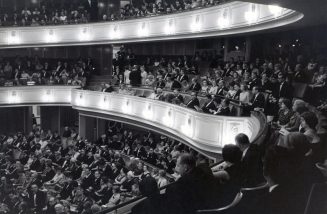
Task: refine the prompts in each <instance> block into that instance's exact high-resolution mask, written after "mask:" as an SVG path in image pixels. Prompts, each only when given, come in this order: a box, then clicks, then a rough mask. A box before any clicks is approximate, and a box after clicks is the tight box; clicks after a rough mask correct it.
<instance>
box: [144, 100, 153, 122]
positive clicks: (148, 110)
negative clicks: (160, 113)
mask: <svg viewBox="0 0 327 214" xmlns="http://www.w3.org/2000/svg"><path fill="white" fill-rule="evenodd" d="M143 117H144V118H145V119H148V120H152V118H153V110H152V107H151V104H150V103H148V104H147V107H146V109H145V110H144V111H143Z"/></svg>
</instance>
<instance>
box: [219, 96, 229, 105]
mask: <svg viewBox="0 0 327 214" xmlns="http://www.w3.org/2000/svg"><path fill="white" fill-rule="evenodd" d="M221 105H222V106H223V107H228V106H229V99H227V98H225V99H223V100H222V101H221Z"/></svg>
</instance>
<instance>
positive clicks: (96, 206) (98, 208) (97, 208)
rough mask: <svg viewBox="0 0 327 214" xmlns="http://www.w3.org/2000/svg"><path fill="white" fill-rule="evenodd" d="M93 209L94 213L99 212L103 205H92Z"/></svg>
mask: <svg viewBox="0 0 327 214" xmlns="http://www.w3.org/2000/svg"><path fill="white" fill-rule="evenodd" d="M91 211H92V213H98V212H100V211H101V207H100V206H99V205H97V204H93V205H92V206H91Z"/></svg>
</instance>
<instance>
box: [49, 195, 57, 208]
mask: <svg viewBox="0 0 327 214" xmlns="http://www.w3.org/2000/svg"><path fill="white" fill-rule="evenodd" d="M55 204H56V198H55V197H50V198H49V205H50V206H54V205H55Z"/></svg>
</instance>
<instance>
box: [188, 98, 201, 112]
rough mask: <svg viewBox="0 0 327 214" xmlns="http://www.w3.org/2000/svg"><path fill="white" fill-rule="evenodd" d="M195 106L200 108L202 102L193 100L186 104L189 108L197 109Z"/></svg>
mask: <svg viewBox="0 0 327 214" xmlns="http://www.w3.org/2000/svg"><path fill="white" fill-rule="evenodd" d="M195 106H200V102H199V99H198V98H192V99H191V100H190V101H188V103H187V104H186V107H187V108H192V109H195V110H196V108H195Z"/></svg>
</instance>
